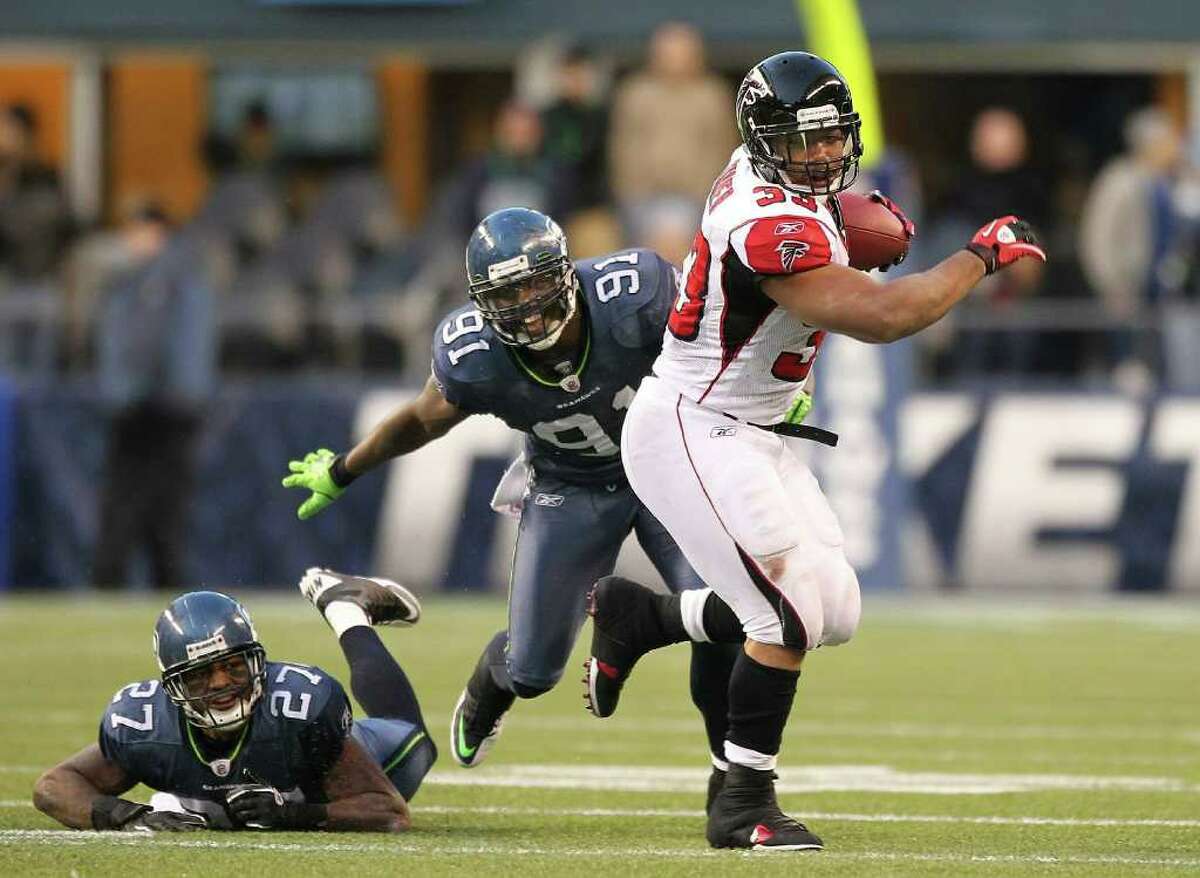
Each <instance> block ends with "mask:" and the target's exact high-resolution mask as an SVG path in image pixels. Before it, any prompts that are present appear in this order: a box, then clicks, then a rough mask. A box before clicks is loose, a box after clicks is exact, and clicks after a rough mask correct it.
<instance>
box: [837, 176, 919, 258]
mask: <svg viewBox="0 0 1200 878" xmlns="http://www.w3.org/2000/svg"><path fill="white" fill-rule="evenodd" d="M837 199H838V203H839V204H840V205H841V206H842V219H843V220H844V221H845V223H846V246H847V249H849V251H850V266H851V267H852V268H861V269H862V270H863V271H869V270H870V269H872V268H881V267H882V266H885V265H891V264H892V263H893V262H895V261H896V260H897V259H899V258H900V257H901V256H903V255H904V254H905V253H907V252H908V239H907V238H906V237H904V226H903V225H902V224H901V223H900V220H898V219H897V218H896V215H895V214H893V213H892V212H891V211H890V210H888V209H887V208H886V207H884V206H883V205H882V204H880V203H879V202H878V201H872V200H871V199H870V198H868V197H867V196H865V195H858V194H856V193H854V192H842V193H841V194H839V195H838V197H837Z"/></svg>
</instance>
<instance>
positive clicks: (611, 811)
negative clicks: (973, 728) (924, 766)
mask: <svg viewBox="0 0 1200 878" xmlns="http://www.w3.org/2000/svg"><path fill="white" fill-rule="evenodd" d="M32 807H33V803H32V802H31V801H29V800H28V799H0V808H6V809H13V808H15V809H21V808H32ZM413 808H414V812H415V814H416V819H417V821H418V823H419V822H420V819H421V815H422V814H485V815H498V816H502V817H504V816H507V817H621V818H627V817H663V818H669V819H681V820H684V819H686V820H698V819H702V818H703V817H704V812H703V811H701V810H700V809H698V808H696V809H692V810H688V809H686V808H527V807H514V806H509V805H414V806H413ZM793 815H794V816H795V817H797V818H799V819H802V820H823V821H825V822H827V823H966V824H976V825H981V826H1085V827H1086V826H1093V827H1110V826H1157V827H1161V828H1166V829H1196V828H1200V820H1164V819H1156V818H1138V817H1131V818H1116V817H1095V818H1088V817H1002V816H974V817H969V816H968V817H964V816H958V815H953V814H843V813H837V812H824V811H796V812H793Z"/></svg>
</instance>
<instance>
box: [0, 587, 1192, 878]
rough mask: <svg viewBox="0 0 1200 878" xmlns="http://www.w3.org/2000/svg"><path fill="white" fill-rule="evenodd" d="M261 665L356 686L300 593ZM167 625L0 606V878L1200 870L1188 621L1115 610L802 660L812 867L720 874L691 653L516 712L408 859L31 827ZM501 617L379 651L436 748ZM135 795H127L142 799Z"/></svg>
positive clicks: (785, 790) (1037, 614) (960, 624)
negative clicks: (412, 697) (602, 700)
mask: <svg viewBox="0 0 1200 878" xmlns="http://www.w3.org/2000/svg"><path fill="white" fill-rule="evenodd" d="M243 598H244V599H245V601H246V603H247V606H248V608H249V610H250V612H251V614H252V616H253V617H254V619H255V621H256V623H257V625H258V629H259V633H260V635H261V636H262V638H263V640H264V642H265V644H266V646H267V650H268V654H269V656H270V657H271V658H273V659H275V660H294V661H298V662H306V663H311V664H319V665H321V666H322V667H324V668H325V669H326V670H327V671H329V672H331V673H333V674H335V675H336V676H338V677H339V678H340V679H341V680H342V681H343V682H346V683H348V679H349V678H348V672H347V669H346V667H345V663H344V661H343V659H342V656H341V652H340V650H339V649H338V647H337V643H336V641H335V640H334V638H333V636H332V633H331V632H330V631H329V629H328V628H327V627H326V626H325V624H324V623H323V622H322V621H321V620H320V618H319V617H318V616H317V614H316V613H315V612H314V611H313V609H312V608H311V607H310V606H309V605H308V604H307V603H306V602H305V601H303V599H302V598H300V597H299V596H298V595H294V596H287V597H284V596H263V595H258V594H254V593H248V594H245V595H243ZM164 603H165V601H159V600H157V599H148V600H111V599H110V600H105V601H101V600H97V599H95V598H93V597H91V596H90V595H87V594H86V593H85V594H80V595H70V596H67V597H64V598H53V599H45V600H37V599H31V598H24V597H22V598H15V599H14V598H10V599H0V643H2V644H3V655H4V657H5V661H4V662H2V663H0V683H2V684H3V688H2V691H3V692H4V693H5V695H6V697H5V699H4V704H3V707H2V708H0V874H4V875H67V874H77V875H80V876H90V875H106V874H119V873H139V874H152V875H200V874H213V873H214V870H216V872H217V873H226V874H269V873H272V872H274V873H276V874H287V875H289V876H298V875H328V874H343V873H345V874H353V875H355V876H356V878H357V876H366V875H393V874H397V873H398V872H399V871H401V870H403V871H404V872H405V873H406V874H412V875H422V876H426V875H451V874H464V875H465V874H474V875H478V874H487V875H491V874H517V873H520V874H521V875H523V876H532V875H565V874H572V873H578V872H580V871H583V870H586V871H588V872H592V873H598V874H624V875H628V874H654V875H692V874H695V873H696V872H698V871H701V870H703V871H705V872H711V873H713V874H721V875H741V874H746V875H750V874H754V875H763V874H775V873H783V872H784V871H785V870H786V871H788V872H795V871H796V870H798V869H803V871H804V873H805V874H808V875H855V876H862V875H888V876H896V875H954V876H960V875H997V874H1023V875H1041V874H1046V875H1089V876H1090V875H1113V876H1118V875H1119V876H1132V875H1158V874H1183V873H1188V872H1196V871H1198V870H1200V703H1198V700H1197V697H1196V694H1197V692H1198V691H1200V671H1198V670H1197V669H1198V668H1200V638H1198V637H1197V634H1200V611H1198V610H1197V608H1196V607H1195V606H1194V605H1193V606H1189V605H1170V604H1159V605H1146V604H1111V605H1105V606H1098V607H1092V608H1090V609H1083V610H1075V611H1068V610H1058V609H1038V608H1028V607H1016V606H1013V605H993V606H959V605H930V606H925V607H921V606H918V607H912V606H906V605H902V604H895V603H888V602H884V601H880V600H875V599H871V598H868V601H867V609H866V621H865V623H864V625H863V627H862V629H861V631H860V632H859V635H858V637H857V638H856V639H855V640H854V641H853V642H852V643H851V644H850V645H848V646H844V647H839V648H837V649H831V650H827V651H825V650H823V651H821V652H819V653H816V654H814V655H813V656H812V657H810V659H809V661H808V664H807V666H806V669H805V674H804V678H803V679H802V681H801V686H800V694H799V696H798V698H797V702H796V708H795V710H794V711H793V714H792V722H791V723H790V725H789V728H788V733H787V737H786V738H785V741H784V749H783V760H782V765H781V770H780V774H781V776H782V784H783V785H782V786H781V794H780V798H781V801H782V803H783V805H784V806H785V808H787V809H788V810H790V811H791V812H792V813H794V814H796V815H797V816H799V817H801V818H802V819H805V820H806V821H807V822H808V823H809V825H810V826H812V827H813V829H815V830H816V831H817V832H818V833H819V834H820V835H821V836H823V837H824V839H825V841H826V844H827V845H828V850H827V851H826V852H824V853H820V854H774V855H763V854H747V853H742V852H729V851H725V852H718V851H712V850H710V849H709V848H708V847H707V846H706V845H705V842H704V837H703V826H704V824H703V816H702V814H701V809H702V806H703V792H702V789H703V785H704V781H705V779H706V777H707V768H706V747H705V742H704V738H703V733H702V730H701V725H700V722H699V718H698V717H697V716H696V715H695V713H694V710H693V708H692V707H691V704H690V701H689V698H688V693H687V658H688V651H687V649H686V647H677V648H673V649H671V650H665V651H662V652H660V653H658V654H656V655H654V656H651V657H648V658H647V659H646V660H644V662H643V663H642V665H640V666H639V668H638V670H637V673H636V674H635V676H634V678H633V680H632V681H631V683H630V685H629V687H628V689H627V693H626V696H625V698H624V699H623V701H622V706H621V709H620V711H618V713H617V715H616V716H615V717H613V718H612V719H610V720H605V721H599V720H595V719H592V718H591V717H590V716H589V715H588V714H586V713H585V711H584V709H583V702H582V699H581V687H580V686H579V684H578V683H577V677H578V676H579V674H578V672H577V670H576V669H577V668H578V667H579V663H580V662H582V659H583V652H582V650H583V648H585V647H586V643H587V638H588V636H589V629H588V628H587V627H585V629H584V631H583V635H582V636H581V638H580V649H579V650H577V652H576V656H575V660H574V661H573V664H572V665H571V667H570V670H569V671H568V675H567V678H566V679H565V680H564V682H563V683H562V684H561V685H560V686H559V687H558V689H556V690H555V691H554V692H552V693H550V694H549V695H547V696H545V697H543V698H541V699H538V700H537V701H534V702H519V703H518V704H517V705H516V707H515V709H514V710H513V712H512V714H511V715H510V717H509V720H508V723H507V725H506V727H505V732H504V735H503V737H502V738H501V740H500V742H499V743H498V745H497V746H496V748H495V749H494V750H493V751H492V754H491V755H490V757H489V760H488V762H487V764H486V765H485V766H483V767H481V768H478V769H474V770H472V771H466V770H463V769H459V768H457V767H456V766H454V765H453V763H452V760H451V759H450V758H449V756H448V755H447V754H445V753H443V755H442V757H441V759H440V760H439V762H438V765H437V766H436V767H435V769H434V775H433V776H432V777H431V778H430V779H428V780H427V782H426V784H425V786H423V787H422V789H421V791H420V793H419V794H418V796H417V798H416V801H415V802H414V806H413V809H414V816H415V825H414V828H413V830H412V831H411V832H409V833H407V834H405V835H402V836H384V835H374V834H372V835H362V834H334V833H270V834H267V833H217V832H212V833H194V834H189V835H173V836H156V837H143V836H140V835H138V836H136V837H131V836H125V835H120V834H105V835H99V834H96V833H91V832H87V833H71V832H67V831H63V830H61V828H58V827H57V824H54V823H53V822H52V821H50V820H49V819H47V818H45V817H43V816H42V815H41V814H39V813H37V812H36V811H34V810H33V808H32V807H31V806H30V805H29V804H28V802H29V795H30V788H31V786H32V784H33V781H34V779H35V778H36V777H37V774H38V773H39V771H40V769H41V768H42V767H45V766H49V765H51V764H53V763H54V762H56V761H57V760H59V759H61V758H63V757H65V756H67V755H68V754H70V753H72V752H74V751H75V750H77V749H79V748H80V747H82V746H84V745H85V744H87V743H89V742H91V741H93V740H94V739H95V731H96V726H97V722H98V719H99V716H100V713H101V711H102V710H103V708H104V705H105V703H106V699H107V698H108V697H110V696H111V694H112V692H114V691H115V690H116V688H117V687H118V686H120V685H123V684H124V683H126V682H129V681H132V680H137V679H142V678H144V677H148V676H152V675H153V671H154V664H153V658H152V656H151V654H150V631H151V627H152V625H153V621H154V619H155V616H156V615H157V613H158V611H159V609H161V606H162V605H163V604H164ZM503 621H504V609H503V606H502V604H501V603H498V602H496V601H493V600H487V601H468V600H453V599H441V600H430V601H428V602H426V609H425V616H424V618H423V620H422V622H421V624H420V625H419V626H417V627H416V628H413V629H410V630H397V629H383V630H382V631H383V637H384V639H385V641H386V642H387V643H388V645H389V646H390V647H391V648H392V650H393V652H394V653H395V654H396V655H397V656H398V657H399V658H400V660H401V662H402V663H403V664H404V666H405V668H406V669H407V670H408V672H409V673H410V675H411V676H412V678H413V680H414V682H415V684H416V686H417V689H418V692H419V693H420V695H421V697H422V705H423V708H424V711H425V716H426V719H427V721H428V722H429V723H430V724H431V726H432V730H433V732H434V734H435V736H436V739H437V741H438V744H439V747H441V748H442V749H443V751H444V750H445V747H446V743H445V738H446V726H447V725H448V717H449V714H450V710H451V709H452V707H453V704H454V701H455V699H456V698H457V696H458V693H459V691H460V689H461V687H462V685H463V683H464V681H465V679H466V676H467V674H468V673H469V671H470V669H471V667H472V666H473V663H474V661H475V658H476V655H477V653H478V650H479V649H481V648H482V646H483V644H484V643H485V642H486V640H487V639H488V637H489V636H490V635H491V633H492V632H493V631H494V630H495V629H496V628H498V627H499V626H500V625H502V624H503ZM145 794H146V791H145V790H140V789H139V790H134V791H133V792H132V793H131V796H132V797H134V798H141V797H143V796H144V795H145Z"/></svg>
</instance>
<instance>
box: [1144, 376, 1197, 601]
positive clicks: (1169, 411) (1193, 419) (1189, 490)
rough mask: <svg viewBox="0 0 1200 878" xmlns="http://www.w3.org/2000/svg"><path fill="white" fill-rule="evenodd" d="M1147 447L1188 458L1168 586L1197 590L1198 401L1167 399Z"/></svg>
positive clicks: (1162, 455) (1165, 457)
mask: <svg viewBox="0 0 1200 878" xmlns="http://www.w3.org/2000/svg"><path fill="white" fill-rule="evenodd" d="M1150 449H1151V451H1152V452H1153V454H1154V456H1155V457H1157V458H1160V459H1163V460H1180V459H1183V460H1187V461H1188V474H1187V478H1186V480H1185V482H1184V486H1183V497H1182V499H1181V501H1180V504H1179V518H1178V519H1177V520H1176V522H1175V539H1174V541H1173V543H1172V545H1171V556H1172V560H1171V566H1170V568H1169V571H1168V574H1167V587H1168V588H1170V589H1172V590H1185V589H1186V590H1190V591H1198V590H1200V402H1197V401H1196V400H1194V399H1167V400H1164V401H1163V402H1162V403H1161V404H1160V406H1159V409H1158V413H1157V415H1156V417H1155V419H1154V429H1153V432H1152V433H1151V435H1150Z"/></svg>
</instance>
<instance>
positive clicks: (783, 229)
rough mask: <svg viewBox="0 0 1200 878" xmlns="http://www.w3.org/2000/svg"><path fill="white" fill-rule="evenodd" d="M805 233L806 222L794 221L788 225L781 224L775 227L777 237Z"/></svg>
mask: <svg viewBox="0 0 1200 878" xmlns="http://www.w3.org/2000/svg"><path fill="white" fill-rule="evenodd" d="M803 231H804V220H794V221H792V222H787V223H779V224H778V225H777V226H775V234H777V235H798V234H800V233H801V232H803Z"/></svg>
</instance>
